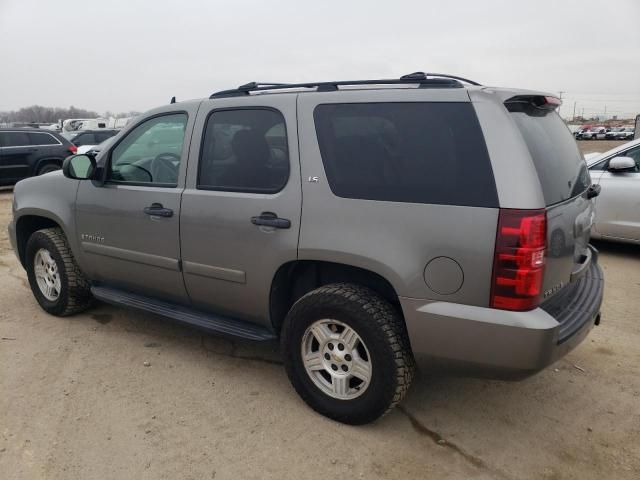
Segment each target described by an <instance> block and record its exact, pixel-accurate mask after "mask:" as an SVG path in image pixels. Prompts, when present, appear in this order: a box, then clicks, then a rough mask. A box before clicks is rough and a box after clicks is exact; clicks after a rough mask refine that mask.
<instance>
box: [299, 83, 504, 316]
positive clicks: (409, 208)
mask: <svg viewBox="0 0 640 480" xmlns="http://www.w3.org/2000/svg"><path fill="white" fill-rule="evenodd" d="M372 101H375V102H385V101H391V102H393V101H396V102H407V101H419V102H425V101H455V102H458V101H467V102H468V101H469V97H468V95H467V93H466V91H465V90H463V89H460V90H453V89H452V90H451V91H441V90H440V91H437V92H434V91H429V90H420V91H418V90H415V91H410V92H409V91H397V90H396V91H389V92H384V93H382V92H376V95H375V96H372V95H371V94H370V93H367V92H366V91H365V92H362V91H361V92H331V93H326V94H320V93H317V94H313V95H300V96H299V100H298V121H299V124H298V128H299V140H300V152H301V173H302V190H303V202H302V220H301V232H300V242H299V258H300V259H303V260H324V261H331V262H339V263H344V264H347V265H353V266H356V267H360V268H364V269H367V270H371V271H373V272H375V273H378V274H379V275H381V276H382V277H384V278H386V279H387V280H388V281H389V282H390V283H391V285H392V286H393V287H394V289H395V290H396V293H397V294H398V295H400V296H403V297H412V298H421V299H433V300H446V301H450V302H458V303H465V304H469V305H478V306H486V305H488V303H489V295H490V284H491V281H490V280H491V273H492V265H493V250H494V243H495V235H496V223H497V218H498V210H497V209H494V208H477V207H461V206H451V205H432V204H416V203H398V202H385V201H371V200H359V199H347V198H340V197H337V196H336V195H334V194H333V192H332V191H331V188H330V186H329V184H328V181H327V178H326V175H325V171H324V166H323V163H322V158H321V154H320V149H319V147H318V142H317V137H316V131H315V124H314V118H313V111H314V108H315V107H316V106H317V105H318V104H321V103H341V102H347V103H352V102H372ZM470 174H471V175H472V174H473V172H470ZM310 177H318V181H317V182H314V181H310V180H309V178H310ZM442 256H444V257H450V258H451V259H453V260H455V262H457V263H458V264H459V265H460V267H461V269H462V271H463V282H462V286H461V287H460V288H459V289H458V290H457V291H456V292H454V293H451V294H447V295H443V294H440V293H437V292H436V291H434V290H432V289H430V288H429V287H428V286H427V284H426V282H425V280H424V271H425V266H426V265H427V263H428V262H429V261H430V260H432V259H434V258H436V257H442Z"/></svg>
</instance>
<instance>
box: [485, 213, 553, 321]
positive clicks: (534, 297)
mask: <svg viewBox="0 0 640 480" xmlns="http://www.w3.org/2000/svg"><path fill="white" fill-rule="evenodd" d="M546 246H547V214H546V212H545V210H511V209H501V210H500V215H499V218H498V232H497V235H496V249H495V254H494V258H493V279H492V285H491V306H492V307H493V308H500V309H504V310H531V309H533V308H535V307H537V306H538V304H539V303H540V299H541V294H542V280H543V278H544V265H545V251H546Z"/></svg>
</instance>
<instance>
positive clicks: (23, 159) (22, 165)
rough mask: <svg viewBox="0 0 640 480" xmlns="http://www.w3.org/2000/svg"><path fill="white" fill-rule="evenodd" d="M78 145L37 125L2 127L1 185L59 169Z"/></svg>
mask: <svg viewBox="0 0 640 480" xmlns="http://www.w3.org/2000/svg"><path fill="white" fill-rule="evenodd" d="M76 151H77V148H76V146H75V145H73V144H72V143H70V142H69V141H68V140H66V139H65V138H64V137H62V136H61V135H59V134H57V133H55V132H50V131H46V130H39V129H36V128H16V129H7V128H2V129H0V185H12V184H14V183H16V182H17V181H18V180H21V179H23V178H26V177H32V176H34V175H42V174H43V173H48V172H52V171H54V170H59V169H60V168H61V167H62V161H63V160H64V159H65V158H66V157H67V156H69V155H71V154H73V153H76Z"/></svg>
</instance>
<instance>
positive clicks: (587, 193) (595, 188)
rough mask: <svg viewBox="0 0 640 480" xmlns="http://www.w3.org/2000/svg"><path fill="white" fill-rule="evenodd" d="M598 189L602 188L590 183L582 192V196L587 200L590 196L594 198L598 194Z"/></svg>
mask: <svg viewBox="0 0 640 480" xmlns="http://www.w3.org/2000/svg"><path fill="white" fill-rule="evenodd" d="M600 190H602V187H601V186H600V185H598V184H596V183H594V184H593V185H591V186H590V187H589V188H587V189H586V190H585V192H584V197H585V198H586V199H587V200H589V199H591V198H595V197H597V196H598V195H600Z"/></svg>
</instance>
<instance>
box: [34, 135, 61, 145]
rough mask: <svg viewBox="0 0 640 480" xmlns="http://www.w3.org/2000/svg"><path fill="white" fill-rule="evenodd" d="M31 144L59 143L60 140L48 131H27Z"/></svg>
mask: <svg viewBox="0 0 640 480" xmlns="http://www.w3.org/2000/svg"><path fill="white" fill-rule="evenodd" d="M29 138H30V139H31V145H60V142H58V140H57V139H56V138H55V137H54V136H53V135H49V134H48V133H36V132H29Z"/></svg>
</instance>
